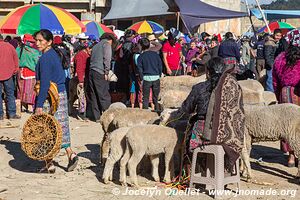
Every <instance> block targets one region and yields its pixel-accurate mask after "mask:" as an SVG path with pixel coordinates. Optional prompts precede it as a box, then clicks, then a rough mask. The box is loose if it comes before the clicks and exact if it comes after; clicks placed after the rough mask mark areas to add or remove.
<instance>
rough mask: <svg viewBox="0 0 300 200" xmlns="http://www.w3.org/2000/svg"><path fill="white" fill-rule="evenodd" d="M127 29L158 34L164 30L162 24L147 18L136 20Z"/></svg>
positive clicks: (140, 32)
mask: <svg viewBox="0 0 300 200" xmlns="http://www.w3.org/2000/svg"><path fill="white" fill-rule="evenodd" d="M128 29H131V30H135V31H136V32H137V33H138V34H142V33H151V34H152V33H154V34H160V33H163V32H164V28H163V27H162V25H160V24H158V23H156V22H153V21H148V20H144V21H141V22H137V23H135V24H133V25H131V26H130V27H129V28H128Z"/></svg>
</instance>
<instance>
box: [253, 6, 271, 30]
mask: <svg viewBox="0 0 300 200" xmlns="http://www.w3.org/2000/svg"><path fill="white" fill-rule="evenodd" d="M255 1H256V4H257V6H258V9H259V11H260V13H261V15H262V17H263V20H264V22H265V24H266V26H267V28H268V31H269V34H272V31H271V29H270V27H269V25H268V22H267V19H266V16H265V14H264V12H263V11H262V9H261V7H260V4H259V2H258V0H255Z"/></svg>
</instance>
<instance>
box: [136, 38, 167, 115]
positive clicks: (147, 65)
mask: <svg viewBox="0 0 300 200" xmlns="http://www.w3.org/2000/svg"><path fill="white" fill-rule="evenodd" d="M139 43H140V45H141V47H142V54H141V55H140V56H139V58H138V70H139V74H140V78H141V80H142V81H143V109H148V106H149V95H150V88H152V93H153V103H154V107H155V110H158V109H159V106H158V95H159V92H160V76H161V74H162V61H161V59H160V57H159V55H158V54H157V53H156V52H154V51H150V50H149V47H150V41H149V40H148V39H147V38H142V39H140V41H139Z"/></svg>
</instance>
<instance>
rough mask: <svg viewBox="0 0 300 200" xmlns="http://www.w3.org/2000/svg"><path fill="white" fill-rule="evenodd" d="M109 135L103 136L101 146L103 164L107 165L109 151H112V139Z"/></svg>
mask: <svg viewBox="0 0 300 200" xmlns="http://www.w3.org/2000/svg"><path fill="white" fill-rule="evenodd" d="M108 134H109V133H106V134H105V135H104V136H103V140H102V145H101V154H100V155H101V158H100V160H101V164H102V165H105V162H106V160H107V158H108V156H109V150H110V139H109V135H108Z"/></svg>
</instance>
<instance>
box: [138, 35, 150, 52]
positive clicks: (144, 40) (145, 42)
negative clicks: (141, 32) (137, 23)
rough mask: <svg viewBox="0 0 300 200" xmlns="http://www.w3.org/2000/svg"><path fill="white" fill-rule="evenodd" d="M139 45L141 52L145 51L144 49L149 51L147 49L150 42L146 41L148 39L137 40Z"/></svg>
mask: <svg viewBox="0 0 300 200" xmlns="http://www.w3.org/2000/svg"><path fill="white" fill-rule="evenodd" d="M139 44H140V45H141V47H142V51H143V50H146V49H149V47H150V40H148V38H142V39H140V40H139Z"/></svg>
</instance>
